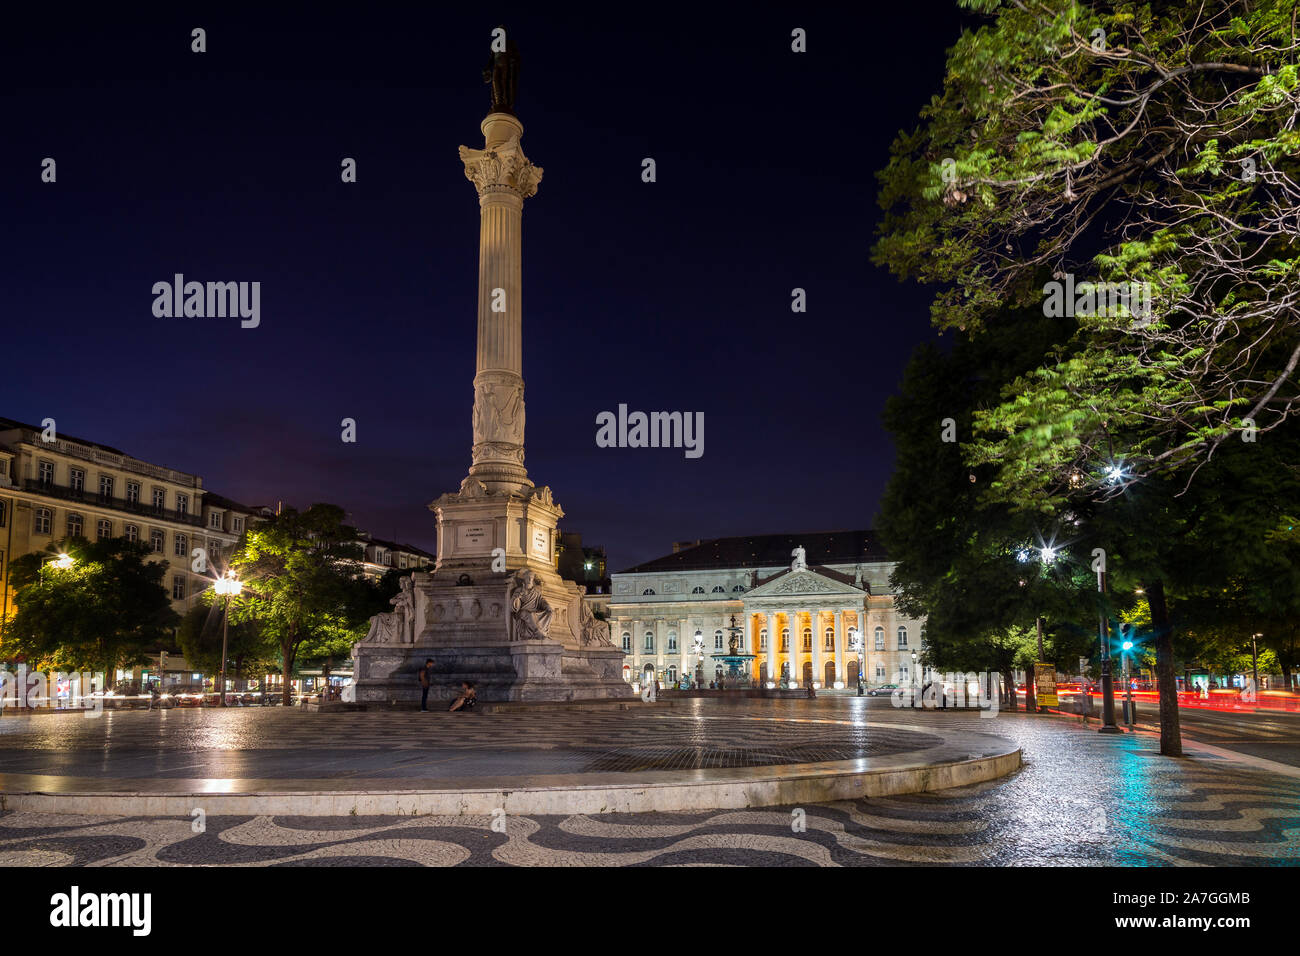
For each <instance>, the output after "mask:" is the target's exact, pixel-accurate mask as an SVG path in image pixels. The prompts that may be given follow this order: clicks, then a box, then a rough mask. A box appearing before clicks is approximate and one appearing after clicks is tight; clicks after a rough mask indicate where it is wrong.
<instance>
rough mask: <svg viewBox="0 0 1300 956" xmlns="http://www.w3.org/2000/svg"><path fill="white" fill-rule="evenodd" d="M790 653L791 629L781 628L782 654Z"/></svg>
mask: <svg viewBox="0 0 1300 956" xmlns="http://www.w3.org/2000/svg"><path fill="white" fill-rule="evenodd" d="M789 652H790V629H789V628H788V627H783V628H781V653H782V654H788V653H789Z"/></svg>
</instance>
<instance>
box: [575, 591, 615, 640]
mask: <svg viewBox="0 0 1300 956" xmlns="http://www.w3.org/2000/svg"><path fill="white" fill-rule="evenodd" d="M586 593H587V589H586V588H585V587H582V586H581V585H579V586H578V604H579V610H578V614H579V621H581V631H582V643H583V644H603V645H608V646H610V647H612V646H613V645H614V642H613V640H611V639H610V636H609V622H608V621H601V620H598V619H597V618H596V615H595V614H594V613H592V610H591V605H590V604H588V603H587V602H586V601H584V600H583V599H582V595H583V594H586Z"/></svg>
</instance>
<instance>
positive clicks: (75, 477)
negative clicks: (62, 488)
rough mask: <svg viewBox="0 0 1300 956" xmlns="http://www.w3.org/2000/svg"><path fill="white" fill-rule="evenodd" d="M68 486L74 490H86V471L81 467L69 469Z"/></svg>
mask: <svg viewBox="0 0 1300 956" xmlns="http://www.w3.org/2000/svg"><path fill="white" fill-rule="evenodd" d="M68 487H69V488H71V489H72V490H73V491H85V490H86V473H85V472H84V471H82V470H81V469H80V468H69V469H68Z"/></svg>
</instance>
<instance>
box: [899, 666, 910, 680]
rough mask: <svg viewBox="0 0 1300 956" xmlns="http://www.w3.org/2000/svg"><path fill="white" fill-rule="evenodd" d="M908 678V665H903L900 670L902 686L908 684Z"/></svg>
mask: <svg viewBox="0 0 1300 956" xmlns="http://www.w3.org/2000/svg"><path fill="white" fill-rule="evenodd" d="M907 677H908V671H907V665H906V664H903V665H901V666H900V667H899V668H898V682H899V683H900V684H902V683H906V682H907Z"/></svg>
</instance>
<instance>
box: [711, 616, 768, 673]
mask: <svg viewBox="0 0 1300 956" xmlns="http://www.w3.org/2000/svg"><path fill="white" fill-rule="evenodd" d="M727 630H728V631H730V632H731V638H730V639H729V640H728V642H727V648H728V653H726V654H713V655H711V656H712V658H713V659H714V660H715V661H721V662H722V663H724V664H726V665H727V672H726V674H724V675H722V682H721V684H720V688H721V689H723V690H738V689H744V688H749V687H753V686H754V681H753V676H752V675H751V673H750V669H749V667H748V666H746V667H745V669H744V670H743V671H742V670H741V667H742V665H748V663H749V662H750V661H752V660H753V659H754V658H755V657H756V656H757V655H754V654H741V653H738V651H739V649H740V636H739V635H740V634H742V633H744V630H745V629H744V628H743V627H740V626H739V625H737V624H736V616H735V615H734V614H733V615H732V616H731V626H730V627H729V628H727Z"/></svg>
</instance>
